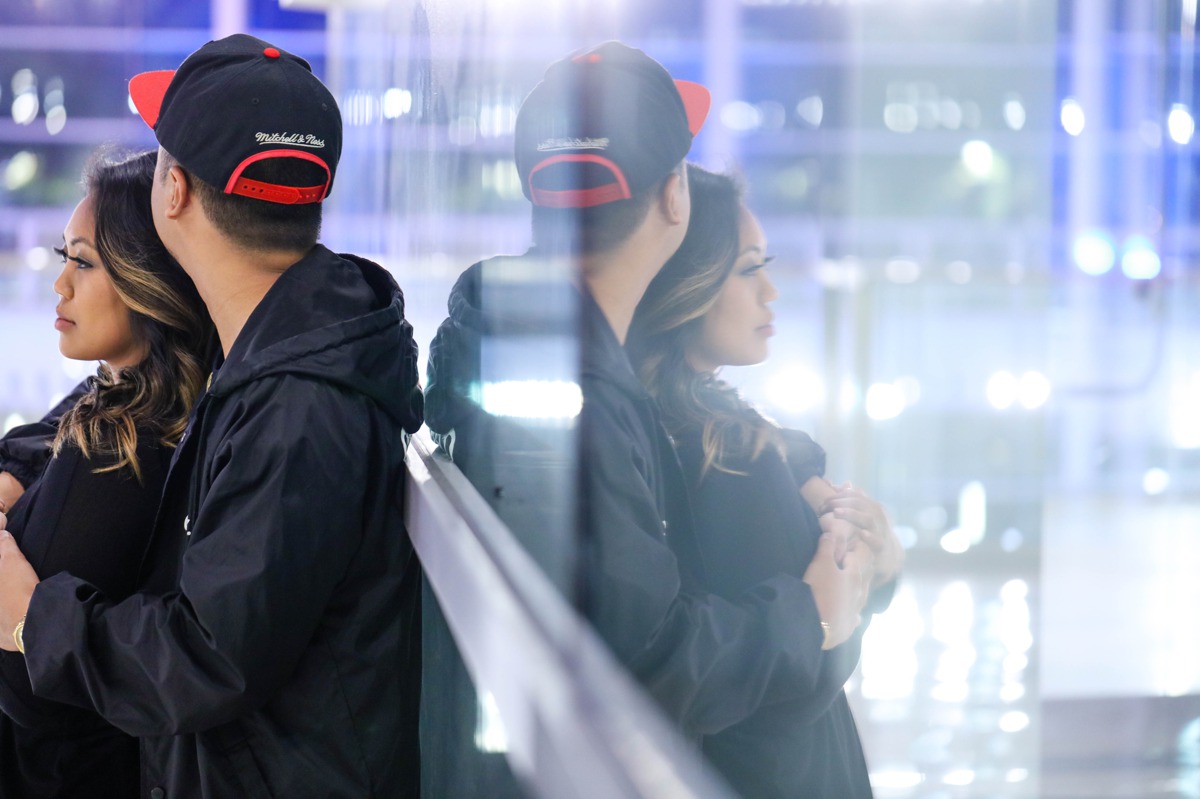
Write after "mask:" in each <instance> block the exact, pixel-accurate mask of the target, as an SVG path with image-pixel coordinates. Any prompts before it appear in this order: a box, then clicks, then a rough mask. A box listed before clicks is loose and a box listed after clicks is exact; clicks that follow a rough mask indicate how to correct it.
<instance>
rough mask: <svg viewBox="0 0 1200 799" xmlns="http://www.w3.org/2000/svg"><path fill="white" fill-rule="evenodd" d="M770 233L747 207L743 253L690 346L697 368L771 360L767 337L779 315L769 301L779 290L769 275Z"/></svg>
mask: <svg viewBox="0 0 1200 799" xmlns="http://www.w3.org/2000/svg"><path fill="white" fill-rule="evenodd" d="M766 250H767V238H766V236H765V235H764V234H763V230H762V226H760V225H759V224H758V220H757V219H755V217H754V214H752V213H750V212H749V211H747V210H745V209H742V213H741V217H740V219H739V221H738V256H737V260H736V261H735V262H734V264H733V271H731V272H730V273H729V277H728V278H727V279H726V280H725V284H724V285H723V286H721V293H720V294H718V295H717V302H716V305H714V306H713V307H712V310H710V311H709V312H708V313H707V314H705V316H704V319H703V321H702V323H701V330H700V335H699V337H698V338H697V340H696V342H695V343H694V344H693V345H692V347H691V348H690V349H689V351H688V362H689V363H690V364H691V365H692V368H694V369H696V370H699V371H706V372H711V371H713V370H715V369H717V368H718V367H721V366H748V365H749V364H753V363H762V362H763V361H765V360H766V359H767V339H769V338H770V337H771V336H773V335H775V328H774V327H773V326H772V325H771V321H772V320H773V319H774V318H775V314H774V313H772V312H771V309H770V308H768V307H767V306H768V304H770V303H772V302H774V301H775V299H776V298H777V297H778V296H779V292H777V291H776V290H775V286H774V285H772V283H771V280H770V278H768V277H767V272H766V268H765V267H766V265H767V261H768V260H770V259H769V258H767V253H766Z"/></svg>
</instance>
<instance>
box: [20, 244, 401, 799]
mask: <svg viewBox="0 0 1200 799" xmlns="http://www.w3.org/2000/svg"><path fill="white" fill-rule="evenodd" d="M403 312H404V304H403V296H402V295H401V293H400V290H399V288H398V287H397V286H396V285H395V283H394V281H393V280H392V279H391V277H390V276H388V275H387V273H386V272H384V271H383V270H382V269H380V268H379V267H378V266H376V265H374V264H371V263H369V262H366V261H361V260H359V259H352V258H350V257H348V256H344V257H339V256H336V255H334V254H333V253H331V252H329V251H328V250H326V249H324V248H323V247H317V248H316V249H314V250H313V251H312V252H310V253H309V254H308V255H307V256H306V257H305V258H304V259H302V260H301V261H299V262H298V263H296V264H295V265H293V266H292V267H291V268H289V269H288V270H287V271H286V272H285V273H284V274H283V275H282V276H281V277H280V278H279V279H278V281H277V282H276V283H275V285H274V286H273V287H272V288H271V290H270V291H269V292H268V293H267V295H266V297H265V298H264V299H263V300H262V302H261V303H260V304H259V306H258V307H257V308H256V309H255V311H254V312H253V313H252V314H251V316H250V318H249V320H248V321H247V323H246V325H245V327H244V328H243V329H242V331H241V333H240V334H239V335H238V337H237V340H236V342H235V343H234V345H233V347H232V348H231V351H230V352H229V354H228V357H227V358H226V360H225V361H224V363H223V364H222V365H221V366H220V368H219V370H218V371H217V372H216V373H215V374H214V376H213V379H212V383H211V386H210V388H209V390H208V392H207V393H206V394H205V395H204V396H203V397H202V398H201V399H200V401H199V402H198V404H197V406H196V408H195V409H194V411H193V414H192V418H191V421H190V424H189V426H188V431H187V433H186V434H185V437H184V440H183V442H182V443H181V445H180V447H179V449H178V451H177V453H176V455H175V459H174V461H173V463H172V466H171V471H170V474H169V476H168V478H167V485H166V488H165V491H164V495H163V502H162V505H161V507H160V510H159V515H158V520H157V522H156V524H155V531H154V536H153V538H152V541H151V544H150V546H149V548H148V549H147V552H146V555H145V558H144V561H143V564H142V570H141V573H142V580H141V588H140V591H141V592H140V593H138V594H135V595H134V596H133V597H131V598H129V599H127V600H125V601H123V602H119V603H112V602H109V601H108V600H106V598H105V597H104V596H103V595H101V594H100V593H99V592H98V591H97V590H95V589H94V588H93V587H92V586H90V585H88V584H87V583H85V582H83V581H81V580H79V579H77V578H75V577H72V576H71V575H69V574H66V573H63V574H59V575H57V576H54V577H51V578H50V579H48V580H46V581H44V582H42V583H41V584H40V585H39V586H38V588H37V589H36V591H35V592H34V596H33V601H32V603H31V604H30V607H29V615H28V620H27V622H26V633H25V644H26V649H27V662H28V667H29V674H30V678H31V680H32V683H33V687H34V690H35V692H36V693H37V694H39V695H41V696H44V697H47V698H51V699H56V700H58V701H63V702H70V703H74V704H78V705H83V706H85V707H86V706H90V707H94V708H95V709H96V710H97V711H98V712H99V713H100V714H101V715H103V716H104V717H105V718H106V719H107V720H108V721H110V722H111V723H113V724H115V725H116V726H117V727H120V728H121V729H123V730H125V731H127V732H129V733H131V734H133V735H137V736H139V737H141V738H142V740H143V745H142V761H143V773H142V795H143V796H148V797H154V798H155V799H161V798H162V797H165V798H166V799H175V797H232V796H247V797H249V796H287V797H291V796H338V797H368V796H381V797H410V796H411V797H416V796H417V795H418V782H417V775H418V751H417V737H416V732H417V730H416V723H417V701H418V691H419V675H420V628H419V607H418V604H419V603H418V600H419V570H418V566H417V562H416V558H415V556H414V554H413V551H412V546H411V543H410V541H409V539H408V536H407V533H406V531H405V529H404V525H403V516H402V510H403V509H402V506H401V496H402V479H403V461H404V450H405V445H406V443H407V436H406V432H405V431H408V432H413V431H415V430H416V429H417V428H418V427H419V426H420V424H421V418H422V399H421V394H420V390H419V388H418V387H417V374H416V350H415V345H414V343H413V341H412V336H411V328H410V327H409V325H408V323H407V322H406V321H405V320H404V313H403Z"/></svg>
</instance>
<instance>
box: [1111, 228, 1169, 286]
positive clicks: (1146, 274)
mask: <svg viewBox="0 0 1200 799" xmlns="http://www.w3.org/2000/svg"><path fill="white" fill-rule="evenodd" d="M1161 269H1162V262H1161V261H1160V260H1159V258H1158V253H1156V252H1155V251H1154V244H1153V243H1151V241H1150V239H1148V238H1146V237H1145V236H1130V237H1129V238H1127V239H1125V254H1124V255H1122V256H1121V271H1122V272H1124V273H1125V276H1126V277H1128V278H1130V279H1131V280H1153V279H1154V278H1156V277H1158V273H1159V271H1161Z"/></svg>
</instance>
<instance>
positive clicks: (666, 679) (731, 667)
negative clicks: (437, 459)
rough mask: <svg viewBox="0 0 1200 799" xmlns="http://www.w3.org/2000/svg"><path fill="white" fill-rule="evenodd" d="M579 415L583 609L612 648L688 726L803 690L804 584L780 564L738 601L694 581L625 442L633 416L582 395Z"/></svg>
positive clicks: (809, 655)
mask: <svg viewBox="0 0 1200 799" xmlns="http://www.w3.org/2000/svg"><path fill="white" fill-rule="evenodd" d="M581 421H582V424H583V437H582V438H583V450H582V453H581V454H582V459H583V462H584V464H585V466H584V473H585V475H586V480H585V491H586V494H585V508H584V513H585V514H586V516H585V518H586V519H587V521H586V522H585V525H587V526H588V528H589V529H590V531H591V532H590V534H589V536H588V540H586V541H585V544H584V547H585V548H584V556H583V557H584V563H585V573H586V575H587V579H588V583H587V593H586V597H587V602H586V606H585V610H586V611H587V614H588V616H589V618H590V619H591V620H592V621H593V623H594V624H595V626H596V628H597V630H598V632H599V633H600V635H601V637H602V638H604V639H605V641H606V642H607V643H608V644H609V646H610V647H611V648H612V649H613V651H614V652H615V654H616V655H617V657H618V659H619V660H621V662H623V663H624V664H625V665H626V666H627V667H628V668H629V669H630V670H631V671H632V672H633V674H634V675H635V676H636V677H637V678H638V679H639V680H640V681H641V682H642V684H643V685H644V686H645V687H646V688H647V689H648V690H649V692H650V693H651V695H653V696H654V697H655V699H656V700H657V701H658V702H659V704H660V705H661V706H662V707H663V709H664V710H665V711H666V712H667V714H668V715H669V716H671V717H672V718H674V719H675V720H676V721H678V722H679V723H681V724H682V725H683V727H684V728H685V729H686V730H687V731H688V732H691V733H700V734H706V733H711V732H716V731H718V730H721V729H723V728H725V727H727V726H729V725H731V724H734V723H736V722H738V721H741V720H742V719H744V718H746V717H747V716H748V715H749V714H750V713H752V712H753V711H754V710H755V709H756V708H758V707H759V706H760V705H763V704H773V703H775V702H780V701H784V700H786V699H789V698H795V697H797V696H803V695H806V694H808V693H809V692H811V691H812V690H813V688H814V686H815V684H816V680H817V679H818V677H819V672H820V668H821V640H822V632H821V628H820V624H819V622H818V620H817V618H816V612H815V605H814V602H813V598H812V593H811V591H810V589H809V587H808V585H806V584H805V583H804V582H803V581H802V580H800V579H799V578H797V577H794V576H791V575H786V574H780V575H778V576H776V577H773V578H771V579H769V580H766V581H764V582H762V583H761V584H760V585H758V586H757V587H756V588H755V589H753V590H751V591H748V592H745V593H744V594H743V595H742V596H741V597H740V598H739V599H738V601H736V602H733V601H728V600H725V599H722V598H721V597H719V596H716V595H713V594H709V593H704V592H702V591H701V590H699V589H698V588H695V587H693V586H692V585H691V584H692V583H693V582H694V581H693V580H691V579H690V578H687V577H686V575H681V571H680V566H679V563H678V561H677V559H676V556H675V554H674V553H673V552H672V549H671V547H670V546H668V543H667V536H669V535H671V534H672V532H671V531H670V530H664V526H663V523H662V519H661V518H660V517H659V514H658V510H657V507H658V506H657V503H656V501H655V492H654V489H653V487H652V486H651V485H650V483H649V482H648V481H647V477H646V475H647V474H649V473H650V472H649V471H648V469H649V468H650V467H649V465H648V464H647V463H645V462H644V458H645V457H646V455H645V453H643V452H640V451H639V448H637V447H634V446H628V445H627V444H628V443H629V442H632V441H634V440H636V431H632V432H631V425H632V424H633V422H632V421H631V420H625V419H622V418H620V416H619V414H618V413H615V412H614V411H612V410H611V409H609V408H607V407H606V406H605V405H604V404H603V403H586V402H585V405H584V413H583V414H582V417H581ZM685 582H686V583H688V585H687V586H686V587H685Z"/></svg>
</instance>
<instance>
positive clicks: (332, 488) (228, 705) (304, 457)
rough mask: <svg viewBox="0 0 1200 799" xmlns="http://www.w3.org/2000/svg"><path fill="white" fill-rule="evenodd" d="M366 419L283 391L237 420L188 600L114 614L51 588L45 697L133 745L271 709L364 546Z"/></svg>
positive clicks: (351, 407) (184, 577) (141, 603)
mask: <svg viewBox="0 0 1200 799" xmlns="http://www.w3.org/2000/svg"><path fill="white" fill-rule="evenodd" d="M260 385H261V383H260ZM265 388H266V387H265V386H264V387H263V389H256V391H260V390H264V389H265ZM367 403H368V401H367V400H365V399H363V398H357V397H356V398H351V397H349V396H348V395H345V394H342V393H341V392H339V391H338V390H337V389H334V388H331V387H329V386H326V385H323V384H320V383H316V382H311V381H305V380H298V379H288V378H283V379H279V380H277V381H275V382H274V385H273V393H272V395H271V396H268V397H265V398H263V397H261V396H259V397H257V398H256V402H255V407H254V408H239V409H235V410H234V411H233V412H232V415H234V416H236V417H237V421H236V423H235V424H234V425H233V426H232V427H231V428H230V429H229V430H228V431H227V432H225V434H224V435H222V436H221V439H220V440H219V441H215V442H212V444H211V446H212V447H215V448H216V455H215V458H212V459H210V460H209V461H208V463H209V464H211V467H210V468H211V469H212V472H213V473H212V476H211V484H210V485H209V489H208V491H207V494H206V495H205V496H203V497H202V499H201V502H200V506H199V507H200V509H199V512H198V515H197V517H196V519H195V520H194V522H193V532H192V537H193V538H192V541H191V543H190V546H188V547H187V549H186V551H185V554H184V556H183V562H182V566H181V576H180V588H179V590H178V592H175V593H171V594H167V595H163V596H157V595H150V594H135V595H134V596H132V597H130V598H129V599H127V600H125V601H123V602H120V603H117V604H113V603H111V602H110V601H108V600H107V599H106V598H105V597H104V596H103V595H101V594H100V593H99V592H97V591H96V590H95V589H94V588H93V587H92V586H90V585H89V584H87V583H84V582H83V581H81V580H79V579H77V578H75V577H72V576H70V575H67V574H60V575H58V576H56V577H52V578H51V579H49V580H46V581H45V582H43V583H41V584H40V585H39V586H38V588H37V589H36V590H35V592H34V596H33V601H32V603H31V604H30V607H29V614H28V621H27V622H26V629H27V631H28V632H27V636H26V653H27V662H28V668H29V672H30V676H31V679H32V681H33V687H34V690H35V692H36V693H37V694H39V695H41V696H45V697H48V698H52V699H57V700H59V701H66V702H71V703H74V704H81V705H84V706H91V707H93V708H95V709H96V710H97V711H98V712H99V713H100V714H101V715H102V716H104V717H105V718H106V719H107V720H108V721H109V722H110V723H112V724H114V725H116V726H117V727H119V728H121V729H122V730H125V731H126V732H128V733H130V734H133V735H139V736H146V735H173V734H180V733H189V732H195V731H199V730H204V729H207V728H211V727H214V726H216V725H218V724H221V723H224V722H226V721H229V720H231V719H233V718H235V717H237V716H239V715H241V714H243V713H245V712H246V711H248V710H251V709H253V708H256V707H260V706H261V705H263V704H264V703H266V702H267V701H268V700H269V699H270V697H271V695H272V694H273V692H274V691H275V690H277V688H278V686H279V685H281V684H283V683H285V682H286V681H287V679H288V678H289V676H290V675H291V673H292V672H293V670H294V668H295V666H296V665H297V663H298V661H299V659H300V657H301V653H302V652H303V651H304V649H305V647H306V645H307V644H308V643H309V641H310V639H311V638H312V637H313V635H314V631H316V630H317V628H318V625H319V623H320V620H321V616H322V612H323V610H324V608H325V606H326V605H327V603H328V602H329V599H330V596H331V594H332V593H333V591H334V588H335V586H336V585H337V584H338V582H339V581H340V580H341V579H342V577H343V575H344V574H345V572H346V570H347V565H348V563H349V562H350V559H351V557H352V555H353V553H354V552H355V550H356V548H357V547H358V546H359V543H360V539H361V536H362V518H361V517H362V510H361V509H362V499H361V496H360V494H361V493H362V492H363V490H364V488H363V486H365V485H366V481H367V480H368V479H369V474H368V472H369V466H368V465H367V461H366V456H365V454H364V452H365V450H366V448H367V447H368V442H370V441H371V440H372V435H373V434H374V432H375V431H373V430H372V429H371V427H372V420H374V419H376V418H377V415H376V414H377V411H373V410H372V409H371V408H368V407H365V405H366V404H367ZM331 419H336V420H337V424H332V423H331ZM158 534H159V535H162V534H164V532H163V531H162V530H159V531H158ZM178 534H179V535H183V534H184V533H183V531H182V530H180V531H179V532H178Z"/></svg>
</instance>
